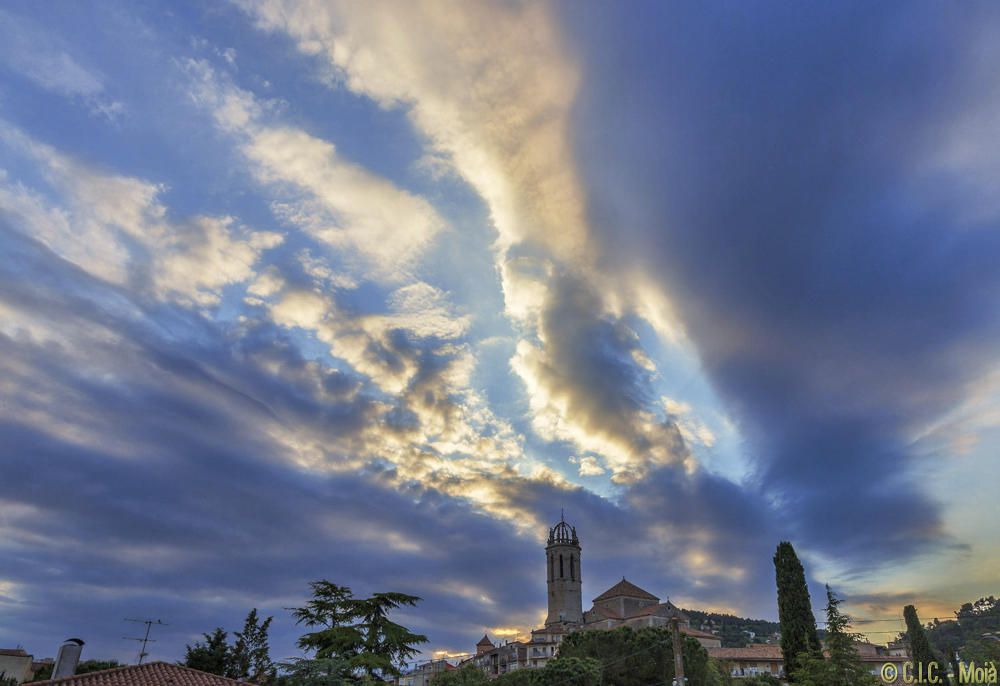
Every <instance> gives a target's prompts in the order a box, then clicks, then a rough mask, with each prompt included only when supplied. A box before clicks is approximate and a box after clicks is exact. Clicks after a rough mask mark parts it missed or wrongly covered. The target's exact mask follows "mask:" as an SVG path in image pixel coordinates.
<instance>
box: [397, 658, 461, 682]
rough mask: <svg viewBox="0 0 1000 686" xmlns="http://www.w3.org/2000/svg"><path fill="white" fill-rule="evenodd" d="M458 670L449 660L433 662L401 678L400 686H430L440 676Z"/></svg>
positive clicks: (416, 668) (399, 680) (418, 667)
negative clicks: (432, 680)
mask: <svg viewBox="0 0 1000 686" xmlns="http://www.w3.org/2000/svg"><path fill="white" fill-rule="evenodd" d="M454 669H458V668H457V667H455V665H453V664H451V663H450V662H448V661H447V660H431V661H430V662H426V663H424V664H422V665H419V666H417V667H415V668H414V669H412V670H410V671H409V672H407V673H406V674H403V675H401V676H400V677H399V679H398V681H397V683H398V684H399V686H428V685H429V684H430V683H431V679H433V678H434V677H435V676H437V675H438V674H441V673H442V672H450V671H452V670H454Z"/></svg>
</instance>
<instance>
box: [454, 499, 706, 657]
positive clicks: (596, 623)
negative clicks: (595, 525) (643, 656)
mask: <svg viewBox="0 0 1000 686" xmlns="http://www.w3.org/2000/svg"><path fill="white" fill-rule="evenodd" d="M581 553H582V548H581V546H580V539H579V537H578V536H577V533H576V527H574V526H571V525H570V524H568V523H567V522H566V521H565V518H560V520H559V522H558V523H556V525H555V526H553V527H552V528H551V529H549V536H548V540H547V542H546V545H545V575H546V583H547V587H548V588H547V590H548V614H547V615H546V618H545V626H543V627H541V628H539V629H535V630H534V631H532V632H531V640H530V641H529V642H527V643H525V642H521V641H514V642H509V643H506V644H503V645H499V646H494V645H493V643H492V641H490V640H489V637H488V636H483V638H482V640H480V642H479V644H477V646H476V655H475V656H474V657H472V658H470V660H471V661H473V662H474V663H475V664H476V665H477V666H479V667H481V668H482V669H483V671H485V672H486V673H487V675H488V676H491V677H493V676H499V675H500V674H503V673H505V672H508V671H512V670H514V669H521V668H526V667H527V668H537V667H543V666H544V665H545V663H546V662H548V661H549V660H550V659H552V658H554V657H555V656H556V653H557V652H558V648H559V643H560V642H561V641H562V639H563V637H564V636H565V635H566V634H568V633H571V632H573V631H589V630H601V629H604V630H607V629H615V628H618V627H621V626H629V627H632V628H633V629H640V628H643V627H649V626H663V627H665V626H669V624H670V622H671V620H672V619H673V618H674V617H677V619H678V626H679V628H680V632H681V633H682V634H684V635H687V636H691V637H692V638H695V639H697V640H698V642H699V643H701V644H702V645H703V646H705V647H706V648H718V647H721V645H722V641H721V640H720V639H719V637H718V636H715V635H714V634H710V633H707V632H704V631H700V630H698V629H693V628H692V627H691V622H690V619H689V618H688V616H687V615H685V614H684V613H683V612H681V611H680V610H679V609H678V608H677V607H676V606H675V605H674V604H673V603H671V602H670V601H669V600H667V601H666V602H663V603H661V602H660V599H659V598H657V597H656V596H655V595H653V594H652V593H650V592H648V591H646V590H643V589H641V588H639V587H638V586H636V585H635V584H633V583H632V582H630V581H628V580H627V579H626V578H625V577H622V580H621V581H619V582H618V583H616V584H615V585H614V586H612V587H611V588H609V589H608V590H606V591H604V593H601V594H600V595H598V596H597V597H596V598H594V600H593V605H592V607H591V608H590V609H589V610H587V611H584V610H583V573H582V570H583V565H582V558H581Z"/></svg>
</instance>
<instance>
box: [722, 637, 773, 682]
mask: <svg viewBox="0 0 1000 686" xmlns="http://www.w3.org/2000/svg"><path fill="white" fill-rule="evenodd" d="M707 650H708V654H709V656H710V657H714V658H715V659H716V660H718V661H719V662H721V663H722V664H723V666H724V667H725V668H726V671H728V672H729V674H730V676H733V677H748V676H758V675H760V674H770V675H771V676H774V677H782V676H784V674H785V661H784V658H783V657H782V654H781V646H777V645H771V644H767V643H754V644H752V645H748V646H747V647H745V648H722V647H711V648H707Z"/></svg>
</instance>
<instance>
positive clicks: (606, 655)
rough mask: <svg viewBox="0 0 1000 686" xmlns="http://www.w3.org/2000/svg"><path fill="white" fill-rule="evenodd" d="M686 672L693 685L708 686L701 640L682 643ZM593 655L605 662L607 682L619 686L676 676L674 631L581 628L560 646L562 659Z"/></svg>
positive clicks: (640, 684) (656, 628)
mask: <svg viewBox="0 0 1000 686" xmlns="http://www.w3.org/2000/svg"><path fill="white" fill-rule="evenodd" d="M682 650H683V653H684V674H685V676H686V677H687V679H688V684H689V686H708V684H709V678H710V676H709V660H708V653H707V651H706V650H705V649H704V648H703V647H702V645H701V644H700V643H698V641H697V640H695V639H693V638H689V637H685V638H684V641H683V643H682ZM568 657H579V658H588V657H589V658H593V659H595V660H597V661H598V662H599V663H600V665H601V672H602V675H603V682H604V683H605V684H615V686H646V685H647V684H651V683H662V682H663V681H664V680H667V681H668V683H669V680H671V679H673V677H674V651H673V646H672V645H671V635H670V630H669V629H667V628H665V627H646V628H642V629H638V630H634V629H631V628H629V627H621V628H618V629H614V630H612V631H578V632H574V633H571V634H569V635H568V636H567V637H566V638H564V639H563V642H562V643H561V644H560V646H559V658H560V659H562V658H568Z"/></svg>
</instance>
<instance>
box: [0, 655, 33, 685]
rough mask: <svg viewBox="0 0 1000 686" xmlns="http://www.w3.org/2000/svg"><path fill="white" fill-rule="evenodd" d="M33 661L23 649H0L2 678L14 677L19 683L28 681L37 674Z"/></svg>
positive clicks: (0, 672) (0, 674)
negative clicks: (32, 665)
mask: <svg viewBox="0 0 1000 686" xmlns="http://www.w3.org/2000/svg"><path fill="white" fill-rule="evenodd" d="M31 660H32V657H31V655H29V654H28V653H26V652H25V651H24V650H23V649H22V648H0V676H5V677H7V678H11V677H13V678H14V681H16V682H17V683H21V682H23V681H27V680H28V679H30V678H31V676H32V675H33V674H34V673H35V672H34V670H32V668H31Z"/></svg>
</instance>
